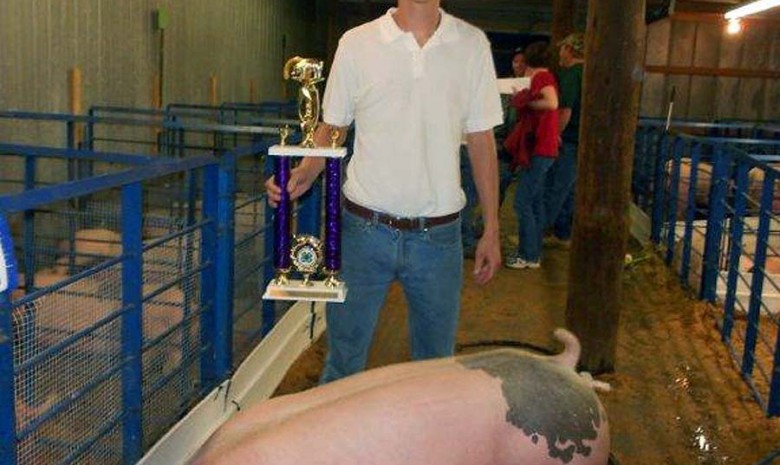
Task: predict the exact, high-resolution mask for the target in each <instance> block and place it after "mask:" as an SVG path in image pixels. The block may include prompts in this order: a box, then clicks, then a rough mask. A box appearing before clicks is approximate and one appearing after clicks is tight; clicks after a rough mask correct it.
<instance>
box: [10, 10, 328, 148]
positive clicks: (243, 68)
mask: <svg viewBox="0 0 780 465" xmlns="http://www.w3.org/2000/svg"><path fill="white" fill-rule="evenodd" d="M318 3H319V1H314V0H0V109H2V110H7V109H21V110H30V111H42V112H68V111H69V86H68V70H69V69H71V68H74V67H78V68H80V69H81V72H82V76H83V107H84V109H85V110H86V109H87V108H89V106H91V105H96V104H99V105H123V106H132V107H144V108H148V107H151V105H152V94H153V87H154V86H153V82H154V76H155V74H156V72H157V62H158V50H159V32H157V31H155V30H154V27H153V20H152V18H153V12H154V10H156V9H164V10H166V11H167V12H168V14H169V17H170V22H169V24H168V27H167V28H166V30H165V66H164V90H163V99H164V101H163V103H164V104H166V103H171V102H176V103H191V104H209V103H210V91H209V77H210V76H216V77H217V78H218V83H219V85H218V92H217V94H218V95H217V99H218V101H219V102H225V101H243V102H246V101H249V88H250V84H249V82H250V79H254V80H255V82H256V85H257V97H258V99H259V100H266V99H278V98H280V97H281V96H282V92H283V87H282V80H281V67H282V64H283V62H284V60H285V58H286V57H288V56H292V55H294V54H312V53H314V54H318V55H324V53H325V50H324V45H323V44H324V41H323V40H317V35H318V34H322V33H323V30H322V28H321V27H320V26H319V25H318V24H317V21H316V12H317V5H318ZM3 128H4V130H2V129H3ZM9 131H12V129H9V128H8V127H7V126H0V140H4V139H5V140H7V139H9V138H12V139H13V140H15V141H19V139H20V137H21V138H23V139H30V140H29V141H30V142H38V143H41V142H42V141H41V138H43V139H47V138H48V137H57V138H58V139H57V142H58V143H61V137H62V134H61V133H59V132H57V133H56V134H54V132H55V131H48V130H44V131H43V133H41V132H38V131H28V132H35V134H27V135H24V134H9ZM50 132H51V134H49V133H50ZM9 136H14V137H9Z"/></svg>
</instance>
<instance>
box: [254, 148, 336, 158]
mask: <svg viewBox="0 0 780 465" xmlns="http://www.w3.org/2000/svg"><path fill="white" fill-rule="evenodd" d="M268 155H273V156H276V157H324V158H344V157H345V156H347V148H346V147H314V148H306V147H301V146H300V145H272V146H271V147H270V148H269V149H268Z"/></svg>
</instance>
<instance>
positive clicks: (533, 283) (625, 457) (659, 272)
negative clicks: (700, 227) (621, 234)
mask: <svg viewBox="0 0 780 465" xmlns="http://www.w3.org/2000/svg"><path fill="white" fill-rule="evenodd" d="M513 221H514V219H513V215H512V214H511V207H509V206H508V205H504V209H503V210H502V227H504V231H507V232H509V231H512V230H513V229H514V226H513ZM502 239H503V243H504V247H505V251H507V252H508V251H509V250H510V249H511V248H512V243H513V242H514V243H516V242H515V241H513V238H512V237H511V235H509V234H507V235H506V236H505V237H503V238H502ZM631 252H632V253H633V254H634V256H635V258H636V257H643V258H644V257H646V259H644V260H642V261H641V262H639V263H637V264H636V266H634V267H633V268H631V269H630V270H627V272H626V273H625V276H624V301H625V305H624V308H623V310H622V313H621V321H620V333H619V339H618V353H617V371H616V373H614V374H610V375H604V376H600V377H599V379H601V380H603V381H607V382H609V383H610V384H611V385H612V388H613V390H612V392H610V393H606V394H600V397H601V399H602V402H603V403H604V405H605V407H606V409H607V413H608V415H609V420H610V422H611V427H610V428H611V431H612V449H613V452H614V455H615V457H616V459H617V461H618V462H619V463H620V464H622V465H626V464H629V465H644V464H648V465H649V464H652V465H660V464H675V465H676V464H680V465H694V464H699V465H702V464H703V465H714V464H735V465H742V464H745V465H752V464H756V465H758V464H759V463H760V464H761V465H767V464H770V463H777V464H780V457H778V458H777V459H776V460H775V461H772V460H768V461H764V459H766V458H767V457H768V456H769V455H770V454H772V453H773V452H774V451H776V450H778V449H780V418H775V419H767V418H766V417H765V415H764V414H763V412H762V411H761V409H760V407H759V406H758V404H757V403H756V402H755V401H754V400H753V398H752V397H751V395H750V392H749V390H748V388H747V386H746V385H745V383H744V382H743V381H742V380H741V378H740V376H739V374H738V371H737V369H736V367H735V365H734V363H733V362H732V359H731V358H730V356H729V353H728V350H727V349H726V347H725V346H724V345H723V344H722V343H721V342H720V339H719V336H718V333H717V330H716V329H715V313H714V312H715V310H714V309H712V308H710V307H708V306H707V305H705V304H703V303H701V302H698V301H696V300H694V299H692V298H691V297H690V295H689V293H687V292H686V291H684V290H682V289H681V288H680V286H679V284H678V281H677V279H676V278H675V277H674V276H673V275H672V274H671V271H670V270H669V269H667V268H666V267H665V266H664V265H663V263H662V262H661V261H660V259H658V258H656V256H655V255H654V254H653V253H652V252H651V251H648V250H642V249H640V248H639V246H638V245H636V244H634V245H632V250H631ZM465 267H466V271H467V273H466V276H467V277H470V275H471V269H472V267H473V261H469V260H467V261H466V262H465ZM567 268H568V250H567V249H565V248H560V247H559V248H548V249H545V256H544V260H543V264H542V267H541V268H540V269H538V270H510V269H502V270H501V271H500V272H499V273H498V275H497V276H496V278H495V279H494V280H493V281H492V282H491V283H490V284H489V285H488V286H486V287H478V286H476V285H475V284H474V283H473V281H471V280H470V279H467V282H466V284H465V289H464V294H463V305H462V317H461V324H460V329H459V332H458V351H459V352H463V351H474V350H482V349H483V348H493V347H490V346H491V344H492V345H499V344H501V343H503V342H509V343H520V344H527V345H529V346H532V347H542V348H549V349H553V348H554V347H555V345H554V344H553V341H552V337H551V332H552V330H553V329H554V328H555V327H557V326H562V325H563V323H564V307H565V302H566V281H567V278H566V277H567ZM405 312H406V304H405V300H404V297H403V292H402V291H401V289H400V288H398V287H394V288H393V289H392V290H391V292H390V295H389V298H388V301H387V303H386V306H385V308H384V310H383V314H382V318H381V320H380V323H379V326H378V330H377V334H376V338H375V341H374V346H373V348H372V351H371V355H370V358H369V365H370V367H377V366H381V365H386V364H390V363H396V362H402V361H406V360H408V357H409V349H408V338H407V330H406V321H405V320H406V313H405ZM323 356H324V341H322V340H321V341H318V343H317V344H315V345H314V346H313V347H312V348H311V349H309V350H308V351H307V352H306V353H305V354H304V355H303V356H302V357H301V358H300V359H299V360H298V361H297V362H296V364H295V365H294V366H293V368H292V369H291V370H290V372H289V373H288V376H287V377H286V378H285V380H284V381H283V382H282V385H281V386H280V387H279V389H278V391H277V394H284V393H290V392H297V391H300V390H303V389H307V388H309V387H312V386H314V385H316V382H317V378H318V376H319V372H320V369H321V368H322V360H323Z"/></svg>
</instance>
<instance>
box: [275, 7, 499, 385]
mask: <svg viewBox="0 0 780 465" xmlns="http://www.w3.org/2000/svg"><path fill="white" fill-rule="evenodd" d="M439 6H440V0H398V7H397V8H391V9H390V10H389V11H388V12H387V14H385V15H384V16H382V17H381V18H378V19H376V20H374V21H371V22H369V23H366V24H363V25H362V26H359V27H356V28H354V29H352V30H350V31H348V32H347V33H346V34H344V36H343V37H342V38H341V41H340V42H339V47H338V50H337V51H336V56H335V58H334V62H333V66H332V69H331V72H330V75H329V77H328V81H327V86H326V90H325V97H324V100H323V109H324V116H323V121H324V123H323V124H320V126H319V127H318V129H317V135H316V140H317V143H318V144H321V145H329V143H330V141H329V137H328V135H329V134H330V129H331V128H333V127H336V128H339V129H340V130H341V133H342V134H344V133H346V129H347V127H349V126H350V124H352V122H353V121H354V123H355V145H354V151H353V155H352V159H351V161H350V163H349V165H348V167H347V176H346V182H345V183H344V188H343V192H344V196H345V202H344V203H345V207H344V214H343V223H342V227H343V234H342V244H343V246H342V253H343V256H342V262H343V266H342V278H343V279H344V280H345V281H346V283H347V286H348V288H349V293H348V295H347V300H346V302H345V303H344V304H338V305H329V306H328V310H327V337H328V355H327V357H326V361H325V369H324V371H323V374H322V378H321V382H323V383H325V382H329V381H333V380H335V379H338V378H341V377H344V376H348V375H350V374H353V373H356V372H358V371H361V370H363V369H364V368H365V364H366V358H367V355H368V350H369V348H370V345H371V341H372V339H373V334H374V329H375V326H376V322H377V319H378V315H379V311H380V309H381V307H382V305H383V303H384V300H385V297H386V295H387V291H388V288H389V286H390V284H391V283H392V282H393V281H399V282H400V283H401V285H402V286H403V289H404V293H405V295H406V298H407V300H408V304H409V332H410V339H411V353H412V358H413V359H415V360H419V359H426V358H434V357H443V356H449V355H452V353H453V351H454V345H455V333H456V329H457V323H458V315H459V312H460V293H461V287H462V284H463V272H462V268H463V252H462V245H461V237H460V218H459V212H460V210H461V209H462V208H463V205H464V203H465V198H464V194H463V191H462V189H461V187H460V185H461V184H460V174H459V171H460V170H459V146H460V141H461V136H462V134H463V133H466V135H467V136H466V137H467V141H468V148H469V156H470V159H471V164H472V168H473V172H474V180H475V183H476V185H477V190H478V192H479V197H480V201H481V204H482V210H483V216H484V224H485V232H484V234H483V236H482V238H481V239H480V242H479V244H478V246H477V250H476V257H475V263H476V264H475V268H474V279H475V281H476V282H477V283H480V284H484V283H487V282H488V281H489V280H490V279H491V278H492V277H493V275H494V273H495V272H496V270H497V269H498V268H499V267H500V265H501V253H500V244H499V231H498V200H497V199H498V188H497V185H498V175H497V160H496V147H495V141H494V139H493V127H494V126H496V125H499V124H501V122H502V112H501V103H500V99H499V94H498V90H497V86H496V76H495V70H494V67H493V59H492V55H491V52H490V44H489V43H488V41H487V38H486V37H485V35H484V33H482V32H481V31H480V30H478V29H477V28H475V27H473V26H471V25H469V24H467V23H465V22H464V21H461V20H459V19H457V18H454V17H453V16H450V15H449V14H447V13H445V12H444V11H442V10H441V9H440V8H439ZM323 166H324V160H323V159H321V158H310V159H306V160H304V161H303V162H302V163H301V164H300V165H299V166H298V167H297V168H295V169H294V170H293V171H292V173H291V178H290V182H289V184H288V186H287V190H288V191H289V192H290V195H291V197H292V198H297V197H299V196H300V195H301V194H303V193H304V192H306V191H307V190H308V189H309V187H311V184H312V182H313V181H314V180H315V179H316V177H317V176H318V175H319V173H320V172H321V171H322V169H323ZM266 187H267V190H268V194H269V201H270V203H271V205H276V202H278V200H279V194H280V189H279V187H277V186H276V185H275V184H274V183H273V181H272V180H269V182H267V183H266Z"/></svg>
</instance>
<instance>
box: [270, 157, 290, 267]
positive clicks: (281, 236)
mask: <svg viewBox="0 0 780 465" xmlns="http://www.w3.org/2000/svg"><path fill="white" fill-rule="evenodd" d="M274 165H275V166H274V174H275V179H276V185H277V186H279V187H280V188H281V189H282V199H281V200H280V201H279V206H278V207H277V208H276V215H275V216H274V234H275V235H274V267H275V268H276V270H277V271H279V270H290V268H291V266H292V259H291V258H290V247H291V244H292V237H291V235H290V226H291V224H292V223H291V219H292V217H291V214H292V208H291V202H290V193H289V192H287V183H289V182H290V158H289V157H276V160H275V161H274Z"/></svg>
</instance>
